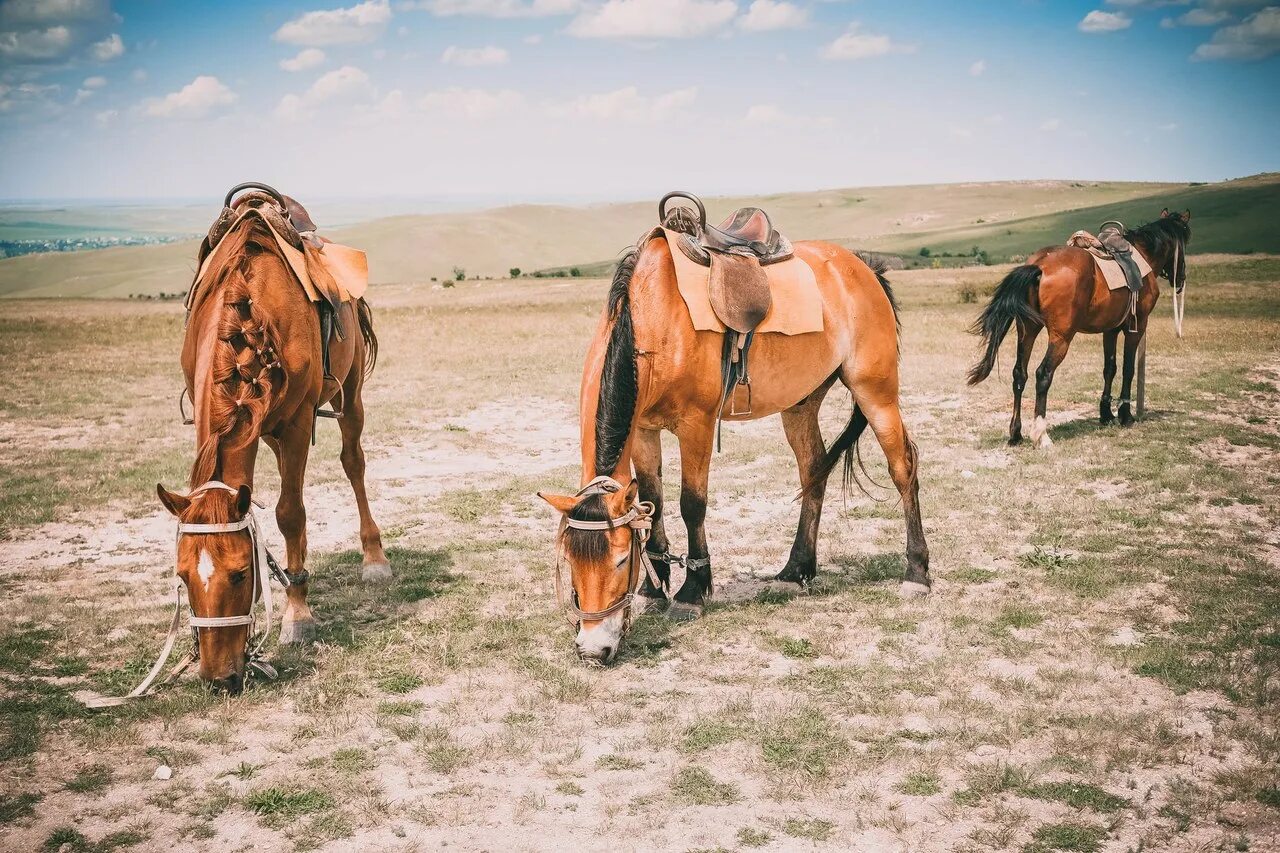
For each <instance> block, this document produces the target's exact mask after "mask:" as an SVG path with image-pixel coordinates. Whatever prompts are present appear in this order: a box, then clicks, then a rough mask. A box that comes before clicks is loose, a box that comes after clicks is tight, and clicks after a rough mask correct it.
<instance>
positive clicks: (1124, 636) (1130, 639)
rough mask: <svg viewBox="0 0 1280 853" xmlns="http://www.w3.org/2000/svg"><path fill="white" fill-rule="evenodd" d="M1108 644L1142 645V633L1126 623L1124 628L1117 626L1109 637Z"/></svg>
mask: <svg viewBox="0 0 1280 853" xmlns="http://www.w3.org/2000/svg"><path fill="white" fill-rule="evenodd" d="M1107 645H1108V646H1140V645H1142V634H1141V633H1139V632H1138V631H1135V630H1133V628H1130V627H1129V626H1128V625H1125V626H1124V627H1123V628H1117V629H1116V630H1115V631H1114V632H1112V634H1111V636H1110V637H1107Z"/></svg>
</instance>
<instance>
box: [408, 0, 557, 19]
mask: <svg viewBox="0 0 1280 853" xmlns="http://www.w3.org/2000/svg"><path fill="white" fill-rule="evenodd" d="M581 7H582V3H581V2H580V0H421V2H410V3H403V4H401V5H400V7H399V8H402V9H423V10H425V11H428V12H430V13H431V14H433V15H436V16H437V17H441V18H448V17H453V16H455V15H468V16H474V17H480V18H545V17H549V16H552V15H572V14H573V13H574V12H576V11H578V9H580V8H581Z"/></svg>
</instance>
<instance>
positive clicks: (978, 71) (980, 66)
mask: <svg viewBox="0 0 1280 853" xmlns="http://www.w3.org/2000/svg"><path fill="white" fill-rule="evenodd" d="M986 70H987V61H986V60H985V59H979V60H978V61H977V62H975V63H973V64H972V65H970V66H969V76H970V77H981V76H982V75H983V74H984V73H986Z"/></svg>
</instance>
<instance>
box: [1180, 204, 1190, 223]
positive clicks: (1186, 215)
mask: <svg viewBox="0 0 1280 853" xmlns="http://www.w3.org/2000/svg"><path fill="white" fill-rule="evenodd" d="M1182 220H1183V221H1184V222H1190V221H1191V208H1189V207H1188V208H1187V209H1186V210H1184V211H1182Z"/></svg>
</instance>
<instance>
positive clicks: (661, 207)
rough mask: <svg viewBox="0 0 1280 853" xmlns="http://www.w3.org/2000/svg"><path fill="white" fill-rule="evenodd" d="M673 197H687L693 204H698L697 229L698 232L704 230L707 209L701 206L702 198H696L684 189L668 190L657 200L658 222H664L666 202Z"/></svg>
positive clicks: (665, 218)
mask: <svg viewBox="0 0 1280 853" xmlns="http://www.w3.org/2000/svg"><path fill="white" fill-rule="evenodd" d="M673 198H684V199H688V200H689V201H691V202H693V203H694V204H695V205H697V206H698V231H699V232H701V231H705V230H706V228H707V209H706V208H705V207H703V206H702V199H700V198H698V197H697V196H696V195H694V194H693V193H688V192H685V191H684V190H674V191H673V192H669V193H667V194H666V195H664V196H663V197H662V201H660V202H658V222H659V223H661V224H666V221H667V202H669V201H671V199H673Z"/></svg>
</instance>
